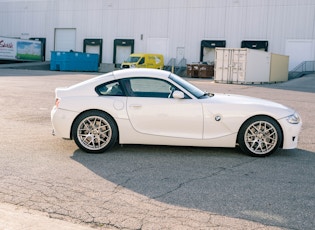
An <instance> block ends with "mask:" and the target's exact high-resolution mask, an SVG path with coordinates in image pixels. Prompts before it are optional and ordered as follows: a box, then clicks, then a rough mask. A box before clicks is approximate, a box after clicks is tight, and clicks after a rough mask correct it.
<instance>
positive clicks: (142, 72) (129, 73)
mask: <svg viewBox="0 0 315 230" xmlns="http://www.w3.org/2000/svg"><path fill="white" fill-rule="evenodd" d="M112 74H113V75H114V78H115V79H122V78H128V77H155V78H160V79H167V78H168V77H169V76H170V74H171V72H169V71H165V70H159V69H148V68H130V69H123V70H116V71H113V72H112Z"/></svg>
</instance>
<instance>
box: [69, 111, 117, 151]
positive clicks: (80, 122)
mask: <svg viewBox="0 0 315 230" xmlns="http://www.w3.org/2000/svg"><path fill="white" fill-rule="evenodd" d="M117 136H118V129H117V126H116V123H115V121H114V120H113V118H112V117H110V116H109V115H108V114H106V113H103V112H101V111H87V112H85V113H83V114H81V115H79V116H78V117H77V119H76V120H75V121H74V123H73V128H72V137H73V139H74V141H75V143H76V144H77V146H78V147H79V148H80V149H82V150H83V151H85V152H87V153H103V152H105V151H106V150H108V149H110V148H111V147H113V146H114V145H115V143H116V140H117Z"/></svg>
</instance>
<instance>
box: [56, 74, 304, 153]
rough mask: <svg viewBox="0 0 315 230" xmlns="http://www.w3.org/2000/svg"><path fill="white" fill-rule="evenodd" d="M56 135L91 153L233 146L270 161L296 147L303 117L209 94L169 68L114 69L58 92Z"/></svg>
mask: <svg viewBox="0 0 315 230" xmlns="http://www.w3.org/2000/svg"><path fill="white" fill-rule="evenodd" d="M55 97H56V102H55V106H54V107H53V109H52V111H51V121H52V126H53V133H54V135H56V136H59V137H62V138H65V139H73V140H74V141H75V143H76V144H77V145H78V147H79V148H80V149H82V150H83V151H85V152H88V153H103V152H105V151H106V150H108V149H109V148H111V147H112V146H113V145H114V144H115V143H117V142H118V143H120V144H147V145H176V146H200V147H231V148H235V147H236V146H239V147H240V149H241V150H242V151H243V152H245V153H247V154H249V155H251V156H268V155H270V154H272V153H273V152H275V151H276V150H277V149H279V148H283V149H292V148H296V147H297V143H298V135H299V132H300V129H301V126H302V120H301V118H300V116H299V114H298V113H297V112H296V111H294V110H293V109H291V108H288V107H286V106H284V105H281V104H278V103H275V102H271V101H267V100H263V99H258V98H252V97H247V96H240V95H230V94H211V93H207V92H203V91H202V90H200V89H198V88H197V87H195V86H194V85H192V84H191V83H189V82H187V81H185V80H184V79H183V78H181V77H179V76H177V75H175V74H173V73H170V72H168V71H164V70H155V69H124V70H117V71H113V72H110V73H107V74H104V75H101V76H98V77H94V78H92V79H89V80H87V81H84V82H81V83H78V84H75V85H72V86H70V87H66V88H57V89H56V90H55Z"/></svg>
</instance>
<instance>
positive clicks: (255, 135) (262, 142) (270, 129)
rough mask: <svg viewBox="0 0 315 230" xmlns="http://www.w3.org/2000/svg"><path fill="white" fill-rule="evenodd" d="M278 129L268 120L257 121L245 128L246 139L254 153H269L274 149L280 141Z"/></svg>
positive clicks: (248, 146) (247, 144)
mask: <svg viewBox="0 0 315 230" xmlns="http://www.w3.org/2000/svg"><path fill="white" fill-rule="evenodd" d="M278 139H279V138H278V132H277V129H276V128H275V127H274V126H273V125H272V124H271V123H269V122H267V121H256V122H254V123H252V124H251V125H250V126H248V128H247V129H246V130H245V133H244V141H245V144H246V146H247V148H248V149H249V150H250V151H251V152H252V153H254V154H257V155H260V154H267V153H269V152H270V151H272V150H274V149H275V147H276V146H277V143H278Z"/></svg>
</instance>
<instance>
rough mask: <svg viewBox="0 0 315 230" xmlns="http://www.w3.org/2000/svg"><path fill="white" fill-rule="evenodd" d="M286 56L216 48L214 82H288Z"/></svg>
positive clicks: (242, 49)
mask: <svg viewBox="0 0 315 230" xmlns="http://www.w3.org/2000/svg"><path fill="white" fill-rule="evenodd" d="M288 63H289V58H288V56H284V55H277V54H272V53H267V52H264V51H260V50H254V49H247V48H216V52H215V73H214V80H215V82H220V83H236V84H250V83H251V84H254V83H266V82H271V81H272V82H280V81H281V82H282V81H287V80H288Z"/></svg>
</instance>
